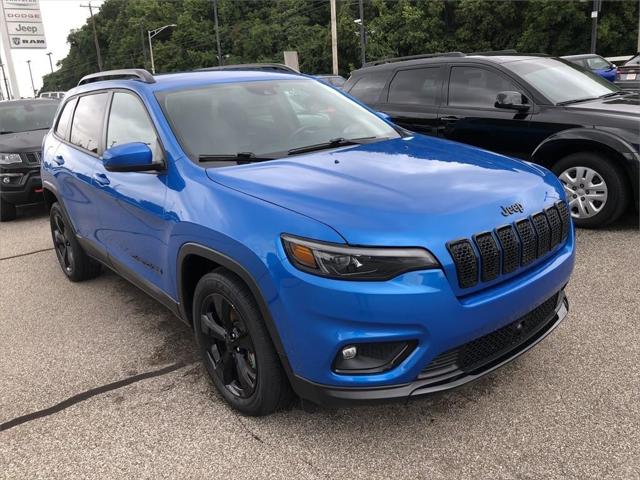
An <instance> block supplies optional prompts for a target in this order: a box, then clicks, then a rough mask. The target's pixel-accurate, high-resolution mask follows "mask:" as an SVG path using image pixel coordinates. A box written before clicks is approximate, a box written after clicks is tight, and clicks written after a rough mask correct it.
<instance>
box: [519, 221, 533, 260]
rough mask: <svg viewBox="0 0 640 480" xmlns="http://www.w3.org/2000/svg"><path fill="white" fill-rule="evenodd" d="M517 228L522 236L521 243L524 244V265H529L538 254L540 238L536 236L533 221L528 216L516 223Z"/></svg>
mask: <svg viewBox="0 0 640 480" xmlns="http://www.w3.org/2000/svg"><path fill="white" fill-rule="evenodd" d="M516 230H517V231H518V236H519V237H520V244H521V245H522V257H521V263H522V265H523V266H524V265H527V264H529V263H531V262H533V261H534V260H535V259H536V256H537V255H538V239H537V238H536V232H535V230H534V229H533V225H531V221H530V220H529V219H528V218H527V219H525V220H520V221H519V222H517V223H516Z"/></svg>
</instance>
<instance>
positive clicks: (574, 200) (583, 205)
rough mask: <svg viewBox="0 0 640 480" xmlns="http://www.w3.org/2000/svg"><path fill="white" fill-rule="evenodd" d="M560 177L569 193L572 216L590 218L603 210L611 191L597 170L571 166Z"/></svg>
mask: <svg viewBox="0 0 640 480" xmlns="http://www.w3.org/2000/svg"><path fill="white" fill-rule="evenodd" d="M559 178H560V181H561V182H562V185H563V187H564V190H565V192H566V194H567V199H568V200H569V208H570V210H571V216H572V217H574V218H590V217H593V216H595V215H597V214H598V213H600V212H601V211H602V209H603V208H604V206H605V204H606V203H607V198H608V196H609V191H608V187H607V184H606V182H605V181H604V178H603V177H602V175H600V174H599V173H598V172H597V171H595V170H593V169H591V168H589V167H571V168H568V169H567V170H565V171H564V172H562V173H561V174H560V176H559Z"/></svg>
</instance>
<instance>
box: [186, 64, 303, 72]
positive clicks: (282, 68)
mask: <svg viewBox="0 0 640 480" xmlns="http://www.w3.org/2000/svg"><path fill="white" fill-rule="evenodd" d="M216 70H260V71H267V72H280V73H300V72H299V71H297V70H296V69H294V68H291V67H289V66H288V65H283V64H281V63H240V64H237V65H221V66H218V67H205V68H198V69H197V70H196V71H198V72H213V71H216Z"/></svg>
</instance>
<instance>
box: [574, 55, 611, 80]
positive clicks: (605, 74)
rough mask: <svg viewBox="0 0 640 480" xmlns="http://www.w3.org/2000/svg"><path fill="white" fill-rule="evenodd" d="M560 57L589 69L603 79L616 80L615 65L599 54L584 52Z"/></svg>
mask: <svg viewBox="0 0 640 480" xmlns="http://www.w3.org/2000/svg"><path fill="white" fill-rule="evenodd" d="M561 58H564V59H565V60H568V61H570V62H571V63H575V64H576V65H579V66H581V67H582V68H585V69H587V70H590V71H592V72H593V73H595V74H596V75H599V76H601V77H602V78H604V79H605V80H609V81H610V82H615V80H616V72H617V68H616V66H615V65H614V64H613V63H611V62H610V61H609V60H607V59H606V58H602V57H601V56H600V55H596V54H595V53H586V54H583V55H567V56H564V57H561Z"/></svg>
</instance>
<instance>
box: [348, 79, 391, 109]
mask: <svg viewBox="0 0 640 480" xmlns="http://www.w3.org/2000/svg"><path fill="white" fill-rule="evenodd" d="M388 76H389V75H388V73H387V72H381V73H372V74H369V75H366V76H364V77H362V78H361V79H360V80H358V81H357V82H356V84H355V85H354V86H353V87H352V88H351V90H350V91H349V93H350V94H351V95H353V96H354V97H356V98H358V99H359V100H362V101H363V102H364V103H376V102H377V101H378V100H379V99H380V93H381V92H382V89H383V88H384V86H385V84H386V83H387V77H388Z"/></svg>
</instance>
